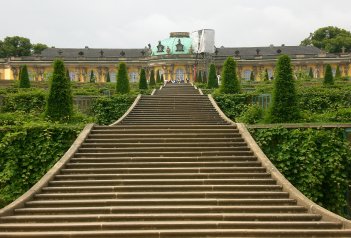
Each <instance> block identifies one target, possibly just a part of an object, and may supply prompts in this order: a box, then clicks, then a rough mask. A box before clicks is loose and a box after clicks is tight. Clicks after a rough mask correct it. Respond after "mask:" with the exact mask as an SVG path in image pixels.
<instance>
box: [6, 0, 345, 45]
mask: <svg viewBox="0 0 351 238" xmlns="http://www.w3.org/2000/svg"><path fill="white" fill-rule="evenodd" d="M0 7H1V11H0V22H1V27H0V39H3V38H5V37H6V36H14V35H19V36H24V37H27V38H29V39H30V40H31V42H32V43H37V42H41V43H45V44H47V45H49V46H55V47H62V48H68V47H71V48H80V47H84V46H89V47H91V48H143V47H144V46H146V45H147V44H148V43H151V44H152V45H155V44H157V41H158V40H162V39H164V38H167V37H168V36H169V32H171V31H187V32H191V31H194V30H198V29H203V28H209V29H214V30H215V34H216V36H215V38H216V40H215V41H216V46H217V47H220V46H222V45H223V46H226V47H240V46H268V45H270V44H274V45H281V44H286V45H298V44H299V43H300V41H301V40H303V39H304V38H306V37H307V36H308V35H309V33H310V32H313V31H314V30H316V29H317V28H319V27H324V26H330V25H332V26H338V27H341V28H344V29H347V30H351V0H334V1H330V0H173V1H169V0H0Z"/></svg>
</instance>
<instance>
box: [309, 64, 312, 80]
mask: <svg viewBox="0 0 351 238" xmlns="http://www.w3.org/2000/svg"><path fill="white" fill-rule="evenodd" d="M308 77H309V78H310V79H313V70H312V68H311V67H310V71H309V72H308Z"/></svg>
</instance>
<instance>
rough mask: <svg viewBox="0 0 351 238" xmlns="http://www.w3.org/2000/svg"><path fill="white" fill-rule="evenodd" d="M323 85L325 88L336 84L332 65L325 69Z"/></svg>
mask: <svg viewBox="0 0 351 238" xmlns="http://www.w3.org/2000/svg"><path fill="white" fill-rule="evenodd" d="M323 84H324V85H325V86H330V85H333V84H334V78H333V71H332V67H331V66H330V64H327V65H326V67H325V72H324V81H323Z"/></svg>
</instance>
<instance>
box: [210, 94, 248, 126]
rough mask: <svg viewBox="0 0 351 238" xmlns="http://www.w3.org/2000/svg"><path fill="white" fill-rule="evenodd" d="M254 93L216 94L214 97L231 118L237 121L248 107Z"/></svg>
mask: <svg viewBox="0 0 351 238" xmlns="http://www.w3.org/2000/svg"><path fill="white" fill-rule="evenodd" d="M252 97H253V95H252V94H248V93H244V94H214V95H213V98H214V100H215V101H216V103H217V104H218V106H219V107H220V108H221V110H222V111H223V112H224V113H225V115H227V116H228V117H229V118H230V119H232V120H234V121H236V118H237V117H239V116H240V115H241V114H242V113H243V112H245V111H246V110H247V108H248V105H249V104H250V103H251V101H252Z"/></svg>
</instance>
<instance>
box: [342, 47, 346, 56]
mask: <svg viewBox="0 0 351 238" xmlns="http://www.w3.org/2000/svg"><path fill="white" fill-rule="evenodd" d="M345 52H346V48H345V46H343V47H341V53H342V54H345Z"/></svg>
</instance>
